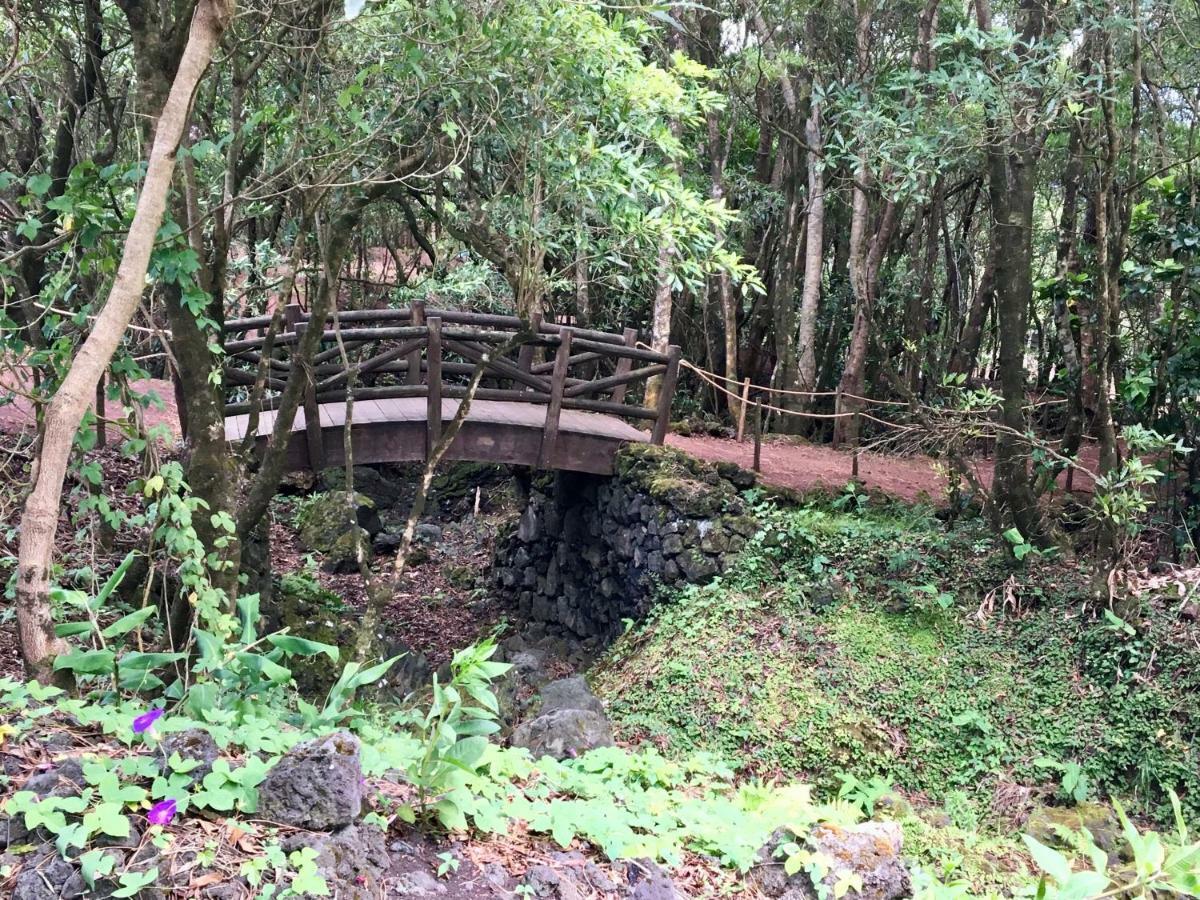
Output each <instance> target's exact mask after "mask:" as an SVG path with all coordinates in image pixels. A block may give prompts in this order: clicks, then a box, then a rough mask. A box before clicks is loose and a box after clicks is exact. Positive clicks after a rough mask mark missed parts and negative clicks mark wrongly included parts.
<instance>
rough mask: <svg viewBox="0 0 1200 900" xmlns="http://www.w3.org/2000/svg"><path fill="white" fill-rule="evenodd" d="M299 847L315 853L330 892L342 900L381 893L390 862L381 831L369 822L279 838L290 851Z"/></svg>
mask: <svg viewBox="0 0 1200 900" xmlns="http://www.w3.org/2000/svg"><path fill="white" fill-rule="evenodd" d="M303 847H311V848H312V849H313V850H315V851H316V852H317V859H316V863H317V868H318V869H319V870H320V872H321V875H322V877H323V878H324V879H325V883H326V885H327V886H328V887H329V891H330V895H331V896H334V897H339V898H342V900H372V898H375V897H378V896H381V895H382V894H383V884H382V879H383V876H384V874H385V873H386V872H387V870H388V867H389V865H390V863H391V861H390V859H389V858H388V853H387V844H386V841H385V839H384V834H383V832H382V831H380V830H379V829H378V828H375V827H373V826H370V825H347V826H346V827H344V828H339V829H338V830H337V831H335V832H333V833H332V834H321V833H312V832H302V833H299V834H294V835H291V836H289V837H288V838H286V839H285V840H284V841H283V849H284V850H285V851H286V852H287V853H292V852H294V851H296V850H299V849H301V848H303Z"/></svg>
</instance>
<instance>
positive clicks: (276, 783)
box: [258, 731, 363, 831]
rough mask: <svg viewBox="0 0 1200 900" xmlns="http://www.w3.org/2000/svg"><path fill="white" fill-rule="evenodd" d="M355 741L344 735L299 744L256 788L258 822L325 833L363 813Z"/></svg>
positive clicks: (361, 779) (359, 768) (360, 766)
mask: <svg viewBox="0 0 1200 900" xmlns="http://www.w3.org/2000/svg"><path fill="white" fill-rule="evenodd" d="M362 785H363V775H362V763H361V761H360V758H359V743H358V738H356V737H355V736H354V735H352V734H349V733H347V732H344V731H339V732H337V733H335V734H331V735H328V736H327V737H323V738H317V739H316V740H312V741H308V742H306V743H303V744H299V745H297V746H296V747H293V748H292V749H291V750H289V751H288V752H287V753H286V754H285V755H284V757H283V758H282V759H281V760H279V762H278V763H276V764H275V767H274V768H273V769H271V771H270V772H268V773H267V777H266V778H265V779H264V780H263V782H262V784H261V785H259V788H258V816H259V818H262V819H266V820H268V821H271V822H276V823H278V824H281V825H292V826H295V827H297V828H308V829H310V830H313V831H329V830H332V829H335V828H340V827H343V826H346V825H351V824H353V823H354V822H355V821H356V820H357V819H358V817H359V814H360V813H361V812H362Z"/></svg>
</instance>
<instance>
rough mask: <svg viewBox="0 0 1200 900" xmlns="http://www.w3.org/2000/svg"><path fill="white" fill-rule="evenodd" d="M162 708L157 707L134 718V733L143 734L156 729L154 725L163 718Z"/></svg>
mask: <svg viewBox="0 0 1200 900" xmlns="http://www.w3.org/2000/svg"><path fill="white" fill-rule="evenodd" d="M162 714H163V711H162V708H161V707H158V706H155V707H152V708H151V709H148V710H146V711H145V712H144V713H142V714H141V715H140V716H134V718H133V733H134V734H142V733H143V732H146V731H149V730H150V729H151V728H153V727H154V723H155V722H157V721H158V720H159V719H161V718H162Z"/></svg>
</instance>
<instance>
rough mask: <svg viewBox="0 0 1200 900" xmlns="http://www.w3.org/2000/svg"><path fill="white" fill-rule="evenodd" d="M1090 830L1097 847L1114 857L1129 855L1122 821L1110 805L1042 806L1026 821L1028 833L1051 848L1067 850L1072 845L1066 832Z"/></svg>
mask: <svg viewBox="0 0 1200 900" xmlns="http://www.w3.org/2000/svg"><path fill="white" fill-rule="evenodd" d="M1085 828H1086V829H1087V830H1088V831H1089V832H1090V833H1091V835H1092V840H1093V841H1094V842H1095V844H1096V846H1097V847H1099V848H1100V849H1101V850H1103V851H1104V852H1105V853H1107V854H1108V855H1109V858H1110V859H1112V860H1114V861H1115V860H1117V859H1118V858H1121V857H1122V856H1128V855H1129V854H1130V852H1131V851H1130V848H1129V845H1128V843H1127V842H1126V841H1125V837H1124V834H1123V832H1122V829H1121V820H1120V819H1119V818H1117V814H1116V812H1114V811H1113V808H1112V807H1111V806H1106V805H1105V804H1103V803H1080V804H1078V805H1077V806H1039V807H1038V808H1037V809H1035V810H1034V811H1033V812H1032V813H1031V814H1030V816H1029V820H1028V821H1027V822H1026V823H1025V833H1026V834H1028V835H1029V836H1030V837H1033V838H1036V839H1037V840H1039V841H1041V842H1042V843H1043V844H1045V845H1047V846H1048V847H1055V848H1057V849H1059V850H1068V849H1070V847H1071V844H1070V843H1069V841H1068V840H1067V837H1066V835H1065V834H1064V832H1078V831H1080V830H1081V829H1085Z"/></svg>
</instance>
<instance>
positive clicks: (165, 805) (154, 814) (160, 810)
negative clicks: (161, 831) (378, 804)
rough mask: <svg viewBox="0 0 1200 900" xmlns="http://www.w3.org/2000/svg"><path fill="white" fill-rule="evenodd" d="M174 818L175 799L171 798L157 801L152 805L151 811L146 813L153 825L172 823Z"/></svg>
mask: <svg viewBox="0 0 1200 900" xmlns="http://www.w3.org/2000/svg"><path fill="white" fill-rule="evenodd" d="M174 818H175V801H174V800H171V799H170V798H168V799H166V800H160V801H159V802H158V803H155V804H154V805H153V806H152V807H150V812H148V813H146V821H147V822H149V823H150V824H151V825H170V824H171V820H172V819H174Z"/></svg>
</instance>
